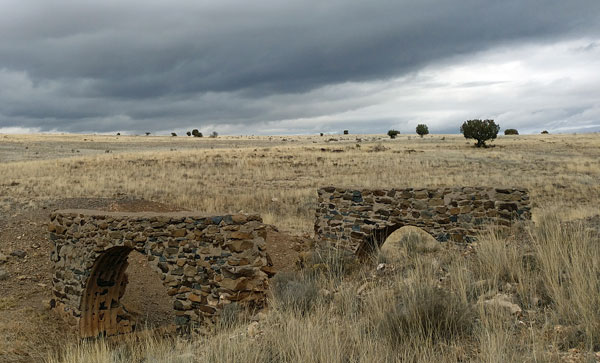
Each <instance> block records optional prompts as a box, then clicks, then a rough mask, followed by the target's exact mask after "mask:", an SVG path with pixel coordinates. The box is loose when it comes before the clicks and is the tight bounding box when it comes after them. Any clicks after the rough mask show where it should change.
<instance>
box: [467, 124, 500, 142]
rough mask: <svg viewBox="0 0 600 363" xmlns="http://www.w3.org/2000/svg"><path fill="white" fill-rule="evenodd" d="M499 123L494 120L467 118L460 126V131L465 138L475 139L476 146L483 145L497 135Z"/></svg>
mask: <svg viewBox="0 0 600 363" xmlns="http://www.w3.org/2000/svg"><path fill="white" fill-rule="evenodd" d="M498 131H500V125H496V123H495V122H494V120H468V121H465V122H464V123H463V124H462V126H461V127H460V132H461V133H462V134H463V135H464V136H465V138H466V139H475V140H477V144H475V145H476V146H477V147H485V142H486V141H487V140H493V139H495V138H496V136H498Z"/></svg>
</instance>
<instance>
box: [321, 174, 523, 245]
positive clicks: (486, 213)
mask: <svg viewBox="0 0 600 363" xmlns="http://www.w3.org/2000/svg"><path fill="white" fill-rule="evenodd" d="M528 219H531V211H530V201H529V195H528V192H527V190H526V189H516V188H510V189H501V188H486V187H462V188H420V189H417V188H406V189H385V190H384V189H375V190H369V189H362V190H359V189H347V188H338V187H333V186H331V187H325V188H321V189H319V190H318V206H317V210H316V220H315V234H316V236H318V237H320V238H322V239H326V240H329V241H331V242H332V243H335V244H338V245H340V246H343V247H345V248H349V249H351V250H352V251H354V252H357V253H360V252H361V251H364V250H365V248H372V247H373V246H374V245H379V246H380V245H381V244H382V243H383V242H384V241H385V238H387V236H388V235H389V234H391V233H392V232H393V231H394V230H396V229H398V228H400V227H402V226H406V225H408V226H416V227H419V228H422V229H423V230H425V231H426V232H428V233H429V234H431V235H432V236H433V237H435V238H436V239H437V240H438V241H449V240H451V241H455V242H469V241H473V240H474V239H475V235H476V233H477V231H479V230H481V229H482V228H483V227H484V226H485V225H486V224H496V225H501V226H510V225H511V223H512V222H513V221H515V220H528Z"/></svg>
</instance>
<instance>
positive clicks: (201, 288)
mask: <svg viewBox="0 0 600 363" xmlns="http://www.w3.org/2000/svg"><path fill="white" fill-rule="evenodd" d="M50 219H51V223H49V225H48V229H49V231H50V240H51V241H52V242H53V244H54V249H53V251H52V253H51V260H52V261H53V262H54V277H53V279H52V285H53V286H52V292H53V295H54V298H53V299H52V300H51V302H50V304H51V306H52V307H53V308H54V310H55V311H57V312H59V313H60V314H61V315H63V317H65V318H66V319H67V320H68V321H69V322H72V323H73V325H74V326H76V327H77V329H78V331H79V334H80V335H81V336H82V337H95V336H99V335H107V336H108V335H115V334H120V333H127V332H129V331H131V330H133V328H134V326H133V321H132V319H130V318H129V316H128V313H127V310H126V309H125V308H124V307H123V305H122V303H121V297H122V296H123V295H124V293H125V287H126V286H127V282H128V281H127V274H126V273H125V272H126V270H127V266H128V256H129V254H130V253H131V252H132V251H134V250H135V251H138V252H140V253H141V254H142V255H144V256H146V258H147V259H148V261H149V264H150V266H151V267H152V268H153V269H154V270H155V271H156V272H157V273H158V274H159V276H160V278H161V280H162V283H163V285H164V286H165V287H167V288H168V295H169V296H172V297H173V299H174V300H173V309H174V310H175V316H176V317H175V325H176V326H177V329H178V330H179V331H182V332H184V331H189V330H190V328H193V327H194V326H196V325H201V324H205V323H208V324H210V323H212V322H214V321H215V318H216V317H218V315H219V314H220V312H221V309H222V308H223V307H225V306H226V305H227V304H230V303H233V302H237V303H240V304H241V305H246V306H250V307H254V308H260V307H261V306H263V305H264V303H265V299H266V293H265V291H266V289H267V281H268V275H267V274H268V272H269V271H270V269H269V264H268V256H267V252H266V242H265V238H266V229H265V227H266V226H265V225H264V224H263V223H262V220H261V218H260V217H259V216H256V215H245V214H244V215H243V214H239V215H225V216H203V215H200V214H193V213H165V214H160V213H149V212H144V213H121V212H103V211H90V210H66V211H57V212H54V213H52V214H51V216H50Z"/></svg>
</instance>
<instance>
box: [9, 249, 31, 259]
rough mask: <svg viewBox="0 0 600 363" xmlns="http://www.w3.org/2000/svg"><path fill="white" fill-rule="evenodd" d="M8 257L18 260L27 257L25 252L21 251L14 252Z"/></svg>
mask: <svg viewBox="0 0 600 363" xmlns="http://www.w3.org/2000/svg"><path fill="white" fill-rule="evenodd" d="M10 255H11V256H15V257H18V258H23V257H25V256H27V252H25V251H23V250H14V251H12V252H11V253H10Z"/></svg>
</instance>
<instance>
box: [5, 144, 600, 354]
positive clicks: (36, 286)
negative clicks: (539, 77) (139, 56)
mask: <svg viewBox="0 0 600 363" xmlns="http://www.w3.org/2000/svg"><path fill="white" fill-rule="evenodd" d="M472 144H473V142H472V141H466V140H465V139H464V138H463V137H462V136H460V135H430V136H427V137H425V138H423V139H421V138H419V137H416V136H406V135H400V136H399V137H398V138H397V139H395V140H391V139H389V138H387V137H384V136H381V135H343V136H342V135H326V136H323V137H319V136H277V137H219V138H216V139H210V138H202V139H199V138H192V137H181V136H180V137H153V136H149V137H145V136H137V137H133V136H119V137H117V136H100V135H0V258H1V259H2V260H0V273H1V271H4V272H5V273H6V275H5V277H4V278H1V277H0V291H1V292H2V293H1V294H0V361H23V362H25V361H31V360H34V361H43V360H49V361H69V362H77V361H98V362H105V361H106V362H108V361H127V360H129V359H132V360H133V359H134V358H135V359H138V361H142V360H143V359H146V361H173V362H187V361H195V360H208V361H215V362H219V361H230V362H235V361H241V360H244V361H256V362H262V361H288V362H292V361H299V360H302V361H309V362H328V361H334V362H335V361H339V362H341V361H362V362H372V361H395V360H401V359H404V360H405V361H424V362H426V361H431V360H441V361H470V360H474V361H497V362H503V361H556V360H559V359H560V360H569V359H573V360H575V361H577V360H582V361H585V360H587V361H593V360H594V359H596V360H600V354H597V353H596V352H598V351H600V324H599V323H598V322H599V321H600V310H598V306H600V248H599V247H598V246H599V245H600V241H599V240H598V235H597V234H594V233H595V232H594V230H595V229H597V228H598V224H599V221H598V218H593V216H595V215H598V214H600V208H599V205H600V182H599V181H600V134H581V135H533V136H511V137H506V136H500V137H499V138H498V139H497V140H495V141H494V142H493V143H492V145H493V146H494V147H491V148H487V149H476V148H473V147H472ZM324 185H339V186H347V187H360V188H364V187H367V188H392V187H398V188H401V187H432V186H495V187H525V188H528V189H529V193H530V196H531V200H532V207H533V220H534V221H535V222H536V223H535V225H533V224H532V225H522V226H517V227H515V228H514V229H513V230H512V231H511V233H492V232H490V233H486V234H484V235H483V236H482V237H481V239H480V240H479V241H478V243H476V244H474V245H472V246H454V245H451V244H443V246H441V247H440V248H435V249H433V250H432V251H424V252H422V253H420V252H418V253H415V248H411V247H410V246H411V243H412V242H411V243H408V242H406V241H405V242H406V243H403V244H402V243H401V244H400V246H399V247H398V250H399V251H400V252H399V253H398V254H396V255H394V256H395V257H393V258H392V257H389V256H384V255H381V256H379V257H374V259H373V261H369V262H363V263H361V264H359V265H360V266H353V267H352V268H348V270H350V271H348V272H346V273H344V274H335V273H332V270H331V269H330V270H327V272H326V273H324V274H322V275H319V276H318V277H314V276H313V275H314V274H309V273H306V272H297V273H289V274H287V275H283V274H282V275H281V276H282V277H279V279H283V282H281V283H280V284H279V285H278V286H280V287H279V290H275V291H274V296H273V304H272V306H271V308H270V309H269V311H268V312H267V313H266V314H264V316H262V317H260V319H259V321H257V322H250V320H249V319H252V318H239V319H237V320H236V323H234V324H225V325H226V326H223V327H219V329H218V331H217V332H216V333H215V334H212V335H210V336H207V337H198V338H197V339H192V340H181V339H178V338H168V337H167V338H164V337H157V336H150V337H147V338H142V339H140V340H136V341H132V342H131V344H129V345H128V346H127V347H126V348H123V346H121V347H120V348H119V347H118V346H114V345H112V343H109V342H103V341H100V342H96V343H94V344H91V345H76V344H75V343H76V340H75V339H74V337H73V336H72V334H70V333H68V332H65V331H64V329H63V325H62V322H61V321H60V320H58V319H57V318H56V317H54V315H53V314H51V313H50V312H48V311H47V310H45V308H44V303H43V302H44V300H45V299H48V298H49V292H50V287H49V286H50V284H51V281H50V271H51V270H50V265H49V259H48V251H49V250H50V242H49V241H48V240H47V238H46V229H45V227H44V223H46V222H47V215H48V213H49V212H50V211H51V210H52V209H56V208H65V207H69V208H77V207H82V208H98V209H119V208H122V209H128V210H129V209H140V210H148V209H154V208H159V209H164V210H177V209H188V210H199V211H202V212H206V213H219V214H221V213H237V212H240V211H243V212H248V213H258V214H261V215H262V217H263V219H264V220H265V222H266V223H269V224H273V225H275V226H277V227H278V228H279V230H280V231H281V233H279V234H277V237H276V238H275V239H274V240H273V241H275V242H272V244H273V245H274V247H273V248H276V247H277V245H278V244H279V243H280V244H281V245H286V243H287V242H288V241H291V240H295V239H298V238H300V237H298V236H304V237H302V238H310V236H311V235H312V231H313V223H314V208H315V206H316V188H317V187H320V186H324ZM586 218H587V219H586ZM582 220H584V222H582ZM567 221H572V222H573V223H572V224H569V225H565V224H563V223H564V222H567ZM273 233H275V232H273ZM404 237H406V236H404ZM404 237H403V236H399V237H396V238H399V239H400V240H403V239H402V238H404ZM413 237H414V236H413ZM413 237H411V238H413ZM390 238H391V237H390ZM420 243H423V241H422V239H419V238H417V241H416V242H414V244H416V245H419V244H420ZM286 246H287V245H286ZM17 250H21V251H23V252H25V254H26V255H25V257H19V256H13V255H11V253H13V252H15V251H17ZM416 250H417V251H418V250H419V248H416ZM278 253H281V255H282V256H285V258H286V259H289V260H286V261H287V262H289V265H293V263H294V262H295V261H294V260H295V258H297V257H298V255H297V253H291V254H289V255H286V254H285V251H281V250H278ZM2 255H4V256H5V257H6V258H3V257H2ZM398 256H399V257H398ZM523 256H533V257H532V258H533V259H534V260H535V261H536V267H535V268H533V269H529V268H528V267H527V266H525V267H524V265H523V264H522V261H523ZM132 258H134V257H133V256H132ZM4 260H6V262H3V261H4ZM339 260H340V258H339V256H333V258H330V259H329V260H328V262H327V263H326V265H329V266H333V265H335V264H336V263H338V262H335V261H339ZM379 263H385V266H386V267H385V268H384V269H383V270H382V271H377V270H376V266H377V265H378V264H379ZM284 264H285V263H284V262H282V265H284ZM132 265H133V266H138V265H139V268H140V269H139V271H137V272H136V271H132V275H133V276H134V277H135V276H138V280H135V278H134V279H132V283H131V284H132V285H135V284H136V283H138V285H139V286H141V287H138V288H136V287H135V286H132V288H131V291H130V292H131V296H130V301H132V303H134V304H135V302H136V301H140V299H143V298H144V297H145V296H148V293H149V294H150V296H152V297H153V298H152V299H153V300H156V301H158V300H159V299H160V294H161V290H160V287H158V288H156V287H155V286H156V285H157V284H158V285H160V282H157V281H149V279H150V278H149V277H147V275H146V272H145V270H143V268H145V267H147V266H144V261H143V260H141V259H138V260H135V263H134V264H132ZM351 265H352V263H351ZM133 266H132V267H133ZM309 268H310V264H309ZM146 280H148V281H146ZM288 281H293V282H294V284H295V285H294V286H303V288H304V289H305V290H303V291H306V294H305V295H302V296H295V297H291V298H290V297H289V296H288V295H289V292H288V291H286V288H285V286H287V285H286V284H287V282H288ZM144 284H147V285H144ZM281 286H283V287H281ZM499 294H500V295H506V296H507V297H506V299H508V300H510V301H511V303H512V304H515V305H518V306H519V307H520V310H521V311H520V312H519V313H513V314H511V313H506V311H505V310H503V308H502V307H497V306H495V305H493V304H490V305H492V306H493V307H492V308H485V306H487V305H484V304H482V303H481V301H487V300H491V299H493V298H494V297H497V296H498V295H499ZM290 299H291V300H290ZM302 299H308V301H309V302H308V303H306V304H301V306H297V305H296V303H295V301H296V302H297V301H303V300H302ZM290 301H291V302H290ZM438 301H443V302H445V303H444V304H439V302H438ZM158 305H160V304H157V306H158ZM500 305H501V304H500ZM419 306H430V307H431V311H425V312H424V311H422V310H419V309H418V307H419ZM157 309H158V307H157ZM411 309H413V310H411ZM448 309H453V310H448ZM157 312H158V310H149V311H146V312H140V313H141V314H142V315H143V314H145V315H146V316H148V315H151V314H156V313H157ZM167 313H168V312H166V311H163V312H160V314H167ZM242 315H243V314H242ZM457 316H460V318H457ZM432 317H434V318H435V319H434V320H433V322H432V320H431V318H432ZM155 320H160V319H155ZM148 321H150V322H153V321H154V320H152V319H148ZM439 321H444V322H447V323H448V324H445V325H443V326H438V325H436V323H435V322H439ZM390 322H391V323H390ZM394 322H396V324H395V325H394ZM249 327H252V328H250V329H249ZM253 329H257V331H254V330H253ZM60 352H62V353H65V352H66V353H65V354H62V353H60ZM119 355H120V356H121V358H118V356H119ZM119 359H121V360H119Z"/></svg>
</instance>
